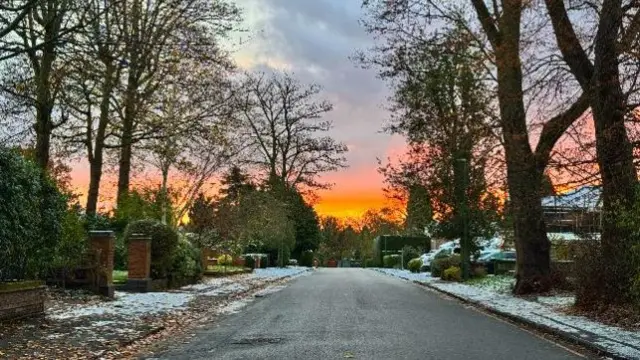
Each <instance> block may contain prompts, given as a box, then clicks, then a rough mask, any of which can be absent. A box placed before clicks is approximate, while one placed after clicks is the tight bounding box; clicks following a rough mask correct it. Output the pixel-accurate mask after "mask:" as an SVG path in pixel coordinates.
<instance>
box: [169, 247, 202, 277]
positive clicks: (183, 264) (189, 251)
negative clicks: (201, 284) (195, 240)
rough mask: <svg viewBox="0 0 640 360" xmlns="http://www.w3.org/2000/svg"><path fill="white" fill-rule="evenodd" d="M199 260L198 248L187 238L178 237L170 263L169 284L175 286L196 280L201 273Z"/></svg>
mask: <svg viewBox="0 0 640 360" xmlns="http://www.w3.org/2000/svg"><path fill="white" fill-rule="evenodd" d="M200 260H201V259H200V250H199V249H198V248H196V247H195V246H193V245H192V244H191V243H190V242H189V241H188V240H187V239H185V238H182V239H180V240H179V241H178V246H177V247H176V251H175V253H174V255H173V261H172V263H171V271H170V278H169V280H170V286H172V287H176V286H182V285H186V284H192V283H195V282H197V281H198V280H199V279H200V276H201V275H202V262H201V261H200Z"/></svg>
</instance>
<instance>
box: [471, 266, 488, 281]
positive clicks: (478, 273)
mask: <svg viewBox="0 0 640 360" xmlns="http://www.w3.org/2000/svg"><path fill="white" fill-rule="evenodd" d="M472 276H473V277H474V278H478V279H482V278H484V277H486V276H487V269H486V268H485V267H484V266H478V265H476V266H474V268H473V274H472Z"/></svg>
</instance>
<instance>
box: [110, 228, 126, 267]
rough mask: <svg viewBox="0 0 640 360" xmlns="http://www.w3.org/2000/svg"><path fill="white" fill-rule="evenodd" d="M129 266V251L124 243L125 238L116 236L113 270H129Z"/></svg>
mask: <svg viewBox="0 0 640 360" xmlns="http://www.w3.org/2000/svg"><path fill="white" fill-rule="evenodd" d="M128 266H129V250H128V249H127V244H125V242H124V236H122V235H121V236H116V244H115V249H114V251H113V269H114V270H127V269H128Z"/></svg>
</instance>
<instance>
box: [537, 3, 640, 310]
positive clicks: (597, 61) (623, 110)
mask: <svg viewBox="0 0 640 360" xmlns="http://www.w3.org/2000/svg"><path fill="white" fill-rule="evenodd" d="M545 4H546V7H547V10H548V13H549V16H550V17H551V22H552V24H553V29H554V34H555V36H556V39H557V43H558V47H559V48H560V51H561V52H562V55H563V58H564V61H565V62H566V63H567V65H568V66H569V68H570V70H571V73H572V74H573V75H574V76H575V78H576V80H577V81H578V83H579V84H580V87H581V88H582V90H583V91H584V93H585V94H588V97H589V101H590V105H591V109H592V112H593V120H594V123H595V135H596V151H597V159H598V165H599V168H600V174H601V179H602V187H603V210H604V212H605V213H606V214H607V215H606V216H605V217H604V218H603V227H602V256H603V257H604V258H606V259H616V261H615V262H614V263H611V264H609V265H608V267H607V269H606V271H605V274H604V278H605V280H604V281H603V284H602V286H600V287H597V288H595V289H590V290H589V291H590V292H592V294H590V295H589V297H591V296H593V295H594V294H595V293H594V292H596V293H597V295H596V297H600V300H601V301H602V302H603V303H607V304H612V303H626V302H628V301H629V300H630V297H631V296H632V295H631V293H630V291H631V290H630V288H631V280H632V277H631V276H629V274H630V273H632V271H633V267H632V266H633V265H632V264H633V262H632V259H631V255H630V253H629V252H628V251H627V250H628V249H629V248H630V244H628V242H629V238H630V233H629V232H628V231H626V232H625V229H624V228H622V227H620V221H619V219H618V216H617V215H616V211H620V210H621V209H622V210H624V209H629V208H630V207H631V206H632V205H633V204H634V202H635V199H636V185H637V183H638V180H637V174H636V170H635V167H634V164H633V150H632V145H631V142H630V141H629V137H628V134H627V129H626V126H625V120H626V119H627V117H628V114H629V110H630V109H629V107H628V106H627V105H628V97H627V96H625V92H624V90H623V80H622V79H623V75H622V74H621V71H620V63H621V57H622V55H623V54H624V53H625V52H626V51H628V50H626V49H628V48H629V46H630V45H632V44H634V43H635V44H637V42H638V40H637V38H638V36H639V34H640V4H639V3H638V2H637V1H622V0H604V1H603V2H602V4H601V5H600V6H597V10H595V12H596V13H597V15H596V16H597V18H598V21H597V24H598V25H597V30H596V34H595V46H594V58H593V61H592V60H591V59H590V57H589V55H588V53H587V51H586V50H585V48H584V47H583V45H582V44H581V42H580V39H579V37H578V35H576V31H575V29H574V25H573V24H572V22H571V18H570V16H569V12H568V10H567V8H566V7H565V4H564V1H561V0H545ZM625 18H627V19H629V20H628V21H625ZM625 25H626V26H625ZM637 79H638V77H637V76H636V79H634V80H633V81H634V82H637ZM578 300H579V301H580V300H581V299H580V298H579V299H578Z"/></svg>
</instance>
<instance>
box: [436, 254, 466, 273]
mask: <svg viewBox="0 0 640 360" xmlns="http://www.w3.org/2000/svg"><path fill="white" fill-rule="evenodd" d="M452 266H455V267H460V255H458V254H454V255H451V256H446V257H436V258H435V259H434V260H433V261H431V276H433V277H441V276H442V275H443V272H444V270H446V269H448V268H450V267H452Z"/></svg>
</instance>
